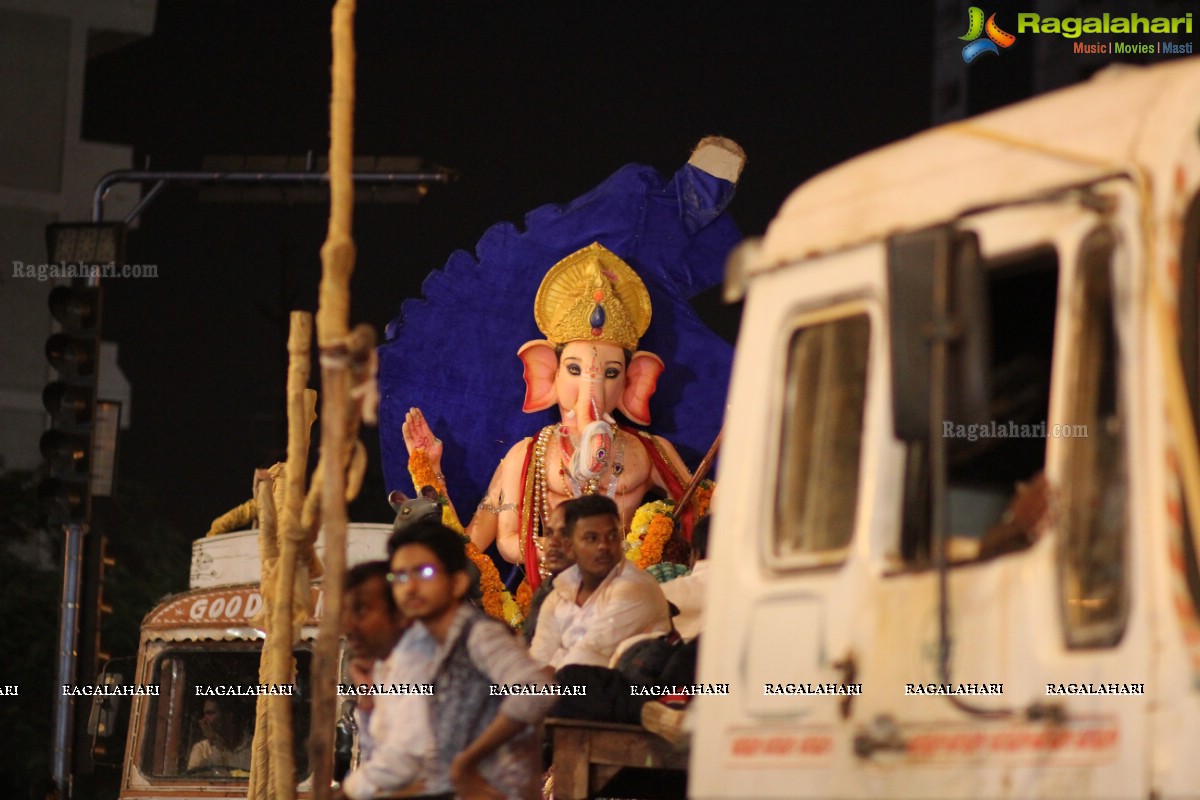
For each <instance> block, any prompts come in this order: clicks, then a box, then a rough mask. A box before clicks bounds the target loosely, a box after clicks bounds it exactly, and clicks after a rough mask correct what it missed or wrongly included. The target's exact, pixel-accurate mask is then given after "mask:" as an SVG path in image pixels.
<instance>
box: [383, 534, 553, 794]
mask: <svg viewBox="0 0 1200 800" xmlns="http://www.w3.org/2000/svg"><path fill="white" fill-rule="evenodd" d="M388 552H389V553H390V554H391V555H390V558H391V567H392V571H391V574H392V591H393V595H394V596H395V598H396V603H397V605H399V606H400V610H401V611H403V612H404V614H405V615H407V616H408V617H409V618H411V619H412V620H413V621H414V623H413V627H412V629H411V630H410V631H408V633H406V634H405V635H404V638H403V639H402V640H401V642H400V650H401V651H404V650H409V649H413V650H416V649H418V648H421V649H426V650H431V651H432V652H433V656H432V670H431V677H430V680H432V682H433V684H434V694H433V697H424V698H421V699H422V700H424V701H426V702H427V703H430V705H431V706H432V708H431V710H430V722H431V725H432V728H433V733H434V744H435V752H434V758H433V765H432V768H431V771H430V775H429V778H428V780H427V782H426V786H425V790H426V791H427V792H448V791H450V790H451V788H453V790H454V792H456V793H457V794H458V795H460V796H463V797H486V798H500V797H504V798H514V799H515V800H520V799H521V798H536V797H539V796H540V787H539V784H540V777H541V776H540V772H541V770H540V762H539V759H538V748H537V744H538V736H537V730H536V729H537V726H538V725H540V724H541V721H542V718H543V717H545V715H546V711H547V710H548V709H549V708H550V706H551V705H552V704H553V702H554V699H555V698H554V696H553V695H551V694H549V693H547V694H540V693H539V694H523V693H521V692H516V693H511V694H500V693H498V692H497V691H496V689H497V688H498V687H503V686H504V685H509V686H512V685H514V684H519V685H529V686H536V687H537V691H538V692H541V691H546V688H547V687H548V685H549V683H550V676H549V674H548V673H547V671H546V670H545V669H543V668H541V667H540V666H539V665H538V664H536V663H534V662H533V661H532V660H531V659H530V658H529V655H528V654H527V653H526V652H525V648H524V647H523V646H522V645H521V643H520V642H519V641H518V640H517V638H516V637H514V636H513V635H512V634H511V633H510V632H509V630H508V629H507V628H506V627H505V626H504V625H503V624H501V623H500V622H497V621H496V620H494V619H492V618H490V617H488V616H487V615H485V614H484V613H483V612H482V611H480V610H479V609H477V608H475V607H474V606H472V605H471V604H470V603H468V602H467V601H466V597H467V592H468V590H469V589H470V584H471V579H470V578H469V577H468V575H467V572H466V565H467V554H466V548H465V547H464V544H463V540H462V537H460V536H459V535H458V534H457V533H455V532H454V531H452V530H450V529H449V528H447V527H446V526H444V525H442V524H441V523H437V522H420V523H417V524H415V525H412V526H411V527H408V528H405V529H404V530H402V531H400V532H398V533H396V534H394V535H393V536H392V538H391V539H390V540H388Z"/></svg>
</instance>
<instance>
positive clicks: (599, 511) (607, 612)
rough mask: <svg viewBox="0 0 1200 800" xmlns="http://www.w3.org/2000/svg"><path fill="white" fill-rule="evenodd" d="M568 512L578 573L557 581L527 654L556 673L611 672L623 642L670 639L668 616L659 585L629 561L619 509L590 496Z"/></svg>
mask: <svg viewBox="0 0 1200 800" xmlns="http://www.w3.org/2000/svg"><path fill="white" fill-rule="evenodd" d="M563 505H564V506H565V508H566V519H565V533H566V537H567V551H568V553H569V554H570V555H572V556H573V557H574V559H575V566H573V567H571V568H569V569H567V570H564V571H563V572H562V573H560V574H559V576H558V577H557V578H556V579H555V582H554V589H553V591H552V592H551V593H550V595H549V596H548V597H547V598H546V600H545V603H544V604H543V605H542V610H541V613H540V615H539V618H538V626H537V632H536V633H535V634H534V637H533V643H532V645H531V647H530V651H529V654H530V655H531V656H532V657H533V659H534V660H535V661H538V662H540V663H543V664H549V665H550V666H552V667H554V668H555V669H556V670H557V669H559V668H560V667H563V666H566V665H568V664H581V665H590V666H598V667H607V666H609V665H610V661H611V660H612V657H613V653H614V652H616V650H617V646H618V645H619V644H620V643H621V642H622V641H624V640H625V639H627V638H629V637H631V636H637V635H639V634H654V633H658V634H665V633H668V632H669V631H670V630H671V617H670V612H669V611H668V609H667V601H666V598H664V597H663V593H662V590H661V589H660V588H659V586H658V582H657V581H655V580H654V578H652V577H650V576H649V575H647V574H646V573H645V572H643V571H642V570H640V569H638V568H637V566H635V565H634V564H633V563H631V562H630V561H629V560H627V559H626V558H625V554H624V542H625V537H624V535H623V534H622V532H621V519H620V516H619V512H618V510H617V505H616V503H614V502H613V501H612V500H611V499H610V498H608V497H605V496H603V495H584V496H583V497H579V498H576V499H574V500H569V501H567V502H566V503H564V504H563Z"/></svg>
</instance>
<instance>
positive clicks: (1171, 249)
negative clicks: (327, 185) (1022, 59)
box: [689, 59, 1200, 800]
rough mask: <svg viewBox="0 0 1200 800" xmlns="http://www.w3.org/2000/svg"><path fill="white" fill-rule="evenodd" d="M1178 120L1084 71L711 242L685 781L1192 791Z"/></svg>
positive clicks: (1190, 513) (1192, 143)
mask: <svg viewBox="0 0 1200 800" xmlns="http://www.w3.org/2000/svg"><path fill="white" fill-rule="evenodd" d="M1198 131H1200V60H1196V59H1185V60H1176V61H1170V62H1166V63H1161V64H1157V65H1153V66H1144V67H1137V66H1124V65H1114V66H1111V67H1108V68H1106V69H1104V70H1102V71H1101V72H1099V73H1097V74H1096V75H1094V76H1093V77H1092V78H1091V79H1089V80H1088V81H1086V82H1085V83H1082V84H1079V85H1076V86H1073V87H1070V88H1067V89H1064V90H1061V91H1058V92H1055V93H1051V94H1047V95H1044V96H1040V97H1037V98H1034V99H1031V100H1028V101H1025V102H1022V103H1020V104H1017V105H1014V106H1011V107H1007V108H1003V109H1000V110H997V111H994V112H990V113H987V114H984V115H981V116H978V117H975V118H972V119H969V120H966V121H962V122H957V123H953V124H949V125H944V126H941V127H938V128H934V129H931V130H929V131H926V132H923V133H920V134H918V135H915V136H913V137H911V138H909V139H906V140H903V141H900V142H897V143H894V144H892V145H889V146H886V147H884V148H882V149H880V150H877V151H874V152H871V153H868V154H866V155H863V156H861V157H858V158H855V159H853V160H851V161H849V162H847V163H845V164H842V165H841V166H838V167H835V168H833V169H831V170H829V171H828V172H825V173H823V174H821V175H819V176H817V177H815V178H813V179H812V180H810V181H808V182H806V183H804V184H803V185H801V186H800V187H799V188H798V189H797V190H796V191H795V192H794V193H793V194H792V195H791V196H790V197H789V198H788V200H787V201H786V202H785V203H784V205H783V206H782V208H781V209H780V211H779V212H778V215H777V216H776V217H775V219H774V220H773V221H772V222H771V224H770V225H769V227H768V228H767V230H766V232H765V234H764V236H763V237H762V238H761V239H759V240H756V241H752V242H748V243H747V244H745V245H744V246H742V247H741V248H740V249H739V250H738V251H737V252H736V253H735V254H734V256H733V257H731V259H730V261H729V265H728V269H727V280H726V290H727V293H728V294H729V295H730V296H733V297H740V296H744V298H745V306H744V311H743V319H742V326H741V330H740V333H739V337H738V342H737V349H736V353H735V360H734V366H733V378H732V385H731V390H730V398H729V406H728V411H727V415H726V429H725V436H724V439H723V441H724V444H723V448H722V450H723V452H722V456H721V460H722V466H721V468H720V472H719V475H718V491H717V497H716V499H715V501H714V505H715V517H714V523H713V533H712V540H711V545H710V557H711V559H712V563H713V565H714V566H713V568H712V572H711V578H710V585H709V587H708V594H707V601H708V607H707V611H706V614H707V624H706V629H705V631H706V632H705V633H704V634H703V635H702V638H701V647H700V656H699V679H700V681H701V682H704V683H727V684H729V685H730V687H731V690H730V695H729V696H725V697H721V696H711V697H710V696H701V697H698V698H696V699H695V701H694V712H693V713H694V724H693V726H692V728H693V735H692V740H691V753H690V762H689V794H690V795H691V796H693V797H697V798H713V799H714V800H715V799H716V798H747V797H753V798H801V797H821V798H830V797H837V798H882V797H904V798H912V797H922V798H965V797H972V798H1022V799H1026V800H1027V799H1028V798H1062V797H1073V798H1081V797H1089V798H1090V797H1095V798H1135V797H1143V798H1151V797H1152V798H1168V797H1169V798H1181V797H1193V798H1194V797H1198V796H1200V761H1197V759H1196V758H1195V756H1194V754H1195V752H1196V750H1197V748H1198V747H1200V561H1198V558H1200V546H1198V540H1200V535H1198V533H1197V522H1196V520H1198V519H1200V505H1198V504H1200V465H1198V463H1197V462H1198V461H1200V459H1197V456H1196V434H1195V425H1196V420H1197V409H1198V408H1200V405H1198V403H1197V400H1198V398H1200V269H1198V267H1200V200H1198V198H1200V194H1198V193H1197V190H1198V188H1200V135H1198ZM1034 487H1037V490H1038V491H1039V492H1040V493H1041V497H1042V504H1041V506H1040V507H1038V508H1036V513H1035V514H1034V518H1035V521H1036V524H1031V525H1027V526H1026V527H1025V529H1022V530H1017V533H1016V534H1014V536H1013V537H1011V538H1010V539H1009V546H1006V547H1000V548H995V547H989V546H987V544H986V543H987V542H988V540H989V537H991V536H992V535H993V533H994V531H996V530H997V526H1000V529H1003V527H1004V526H1005V525H1008V526H1009V528H1010V530H1012V529H1013V522H1014V516H1016V517H1020V515H1021V514H1023V513H1024V514H1026V516H1029V514H1028V502H1029V493H1030V492H1031V491H1032V490H1033V488H1034ZM1014 495H1015V496H1016V500H1015V501H1014ZM1022 498H1024V499H1022ZM1022 503H1026V508H1024V509H1023V508H1022Z"/></svg>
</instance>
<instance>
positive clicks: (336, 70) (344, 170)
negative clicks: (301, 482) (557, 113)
mask: <svg viewBox="0 0 1200 800" xmlns="http://www.w3.org/2000/svg"><path fill="white" fill-rule="evenodd" d="M354 11H355V4H354V2H353V0H337V3H336V4H335V5H334V7H333V20H332V37H333V90H332V94H331V98H330V108H329V117H330V120H329V229H328V232H327V235H326V238H325V243H324V245H322V247H321V266H322V272H321V286H320V296H319V304H318V307H317V337H318V341H319V342H320V347H321V391H322V394H323V395H324V396H323V398H322V401H323V402H322V408H321V458H322V460H323V461H324V462H325V469H324V475H323V491H322V494H323V497H322V500H321V514H322V520H323V524H324V530H325V577H324V581H323V586H324V591H325V599H324V610H323V613H322V615H321V623H320V628H319V630H318V632H317V647H316V653H315V654H314V658H313V681H312V691H313V708H312V735H311V736H310V738H309V753H310V763H311V765H312V770H313V782H312V786H313V796H314V798H315V800H326V799H327V798H328V797H329V790H330V784H331V782H332V780H333V736H334V726H335V724H336V722H337V719H336V718H337V678H338V667H339V664H338V658H337V650H338V638H339V636H338V634H339V630H338V623H339V619H340V617H341V607H342V587H343V585H344V582H345V571H346V494H345V493H346V487H345V482H346V459H347V454H346V448H345V441H346V433H347V419H348V413H347V405H348V403H349V393H350V376H349V373H348V369H349V358H348V356H347V352H346V343H345V339H346V335H347V332H348V330H349V325H350V323H349V320H350V313H349V310H350V275H351V273H353V271H354V241H353V239H352V238H351V226H352V224H353V214H354V181H353V176H352V173H353V164H352V161H353V144H354V57H355V54H354Z"/></svg>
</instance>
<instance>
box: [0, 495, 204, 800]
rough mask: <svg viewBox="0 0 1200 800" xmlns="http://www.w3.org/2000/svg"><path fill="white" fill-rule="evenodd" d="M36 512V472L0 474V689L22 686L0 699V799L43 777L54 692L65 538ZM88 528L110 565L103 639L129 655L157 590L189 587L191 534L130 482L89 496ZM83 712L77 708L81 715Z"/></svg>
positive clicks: (24, 792)
mask: <svg viewBox="0 0 1200 800" xmlns="http://www.w3.org/2000/svg"><path fill="white" fill-rule="evenodd" d="M39 516H40V515H39V512H38V505H37V481H36V476H35V475H31V474H30V473H27V472H25V473H18V472H9V473H5V474H2V475H0V653H3V657H2V658H0V687H2V686H9V685H16V686H19V692H20V694H19V695H18V696H17V697H0V731H3V734H2V736H3V741H4V743H5V745H6V746H5V747H3V748H0V797H10V798H18V800H19V798H24V797H27V796H28V791H29V785H30V784H31V783H32V781H33V780H35V779H36V778H37V777H39V776H41V775H45V774H48V773H49V770H50V757H51V752H50V748H51V735H52V719H53V707H54V698H55V696H56V692H55V689H56V688H58V687H57V675H56V668H57V663H56V651H57V648H58V626H59V604H60V602H61V597H62V568H61V550H62V543H61V536H60V535H58V534H56V533H54V532H51V531H48V530H46V529H45V528H44V526H43V521H42V520H41V519H40V518H39ZM93 529H94V530H96V531H99V532H103V533H104V534H105V535H107V537H108V542H109V547H108V551H109V555H111V556H113V557H114V558H115V559H116V562H117V563H116V564H115V565H114V566H112V567H109V568H108V570H107V573H106V576H105V586H104V599H105V602H106V603H107V604H108V605H110V606H112V609H113V613H112V614H111V615H109V616H107V617H106V618H105V620H104V623H103V628H102V632H101V641H102V642H103V647H104V649H105V650H107V651H108V652H109V653H111V654H112V655H113V656H134V655H136V654H137V646H138V630H139V627H140V625H141V621H142V619H143V617H145V615H146V613H147V612H149V611H150V609H151V608H153V607H154V605H155V604H156V603H157V602H158V600H159V599H160V598H162V596H163V595H166V594H170V593H173V592H180V591H183V590H185V589H186V588H187V582H188V580H187V579H188V565H189V562H190V559H191V544H190V539H189V538H188V536H187V535H186V534H184V533H183V532H181V531H178V530H176V529H174V528H172V527H171V526H170V525H169V524H168V523H167V522H166V521H165V518H164V517H163V515H162V514H161V513H160V512H159V510H158V503H157V500H156V498H155V497H153V496H152V495H151V494H150V493H149V492H148V491H146V490H145V489H143V488H142V487H140V486H138V485H136V484H131V483H129V482H124V483H123V484H121V485H120V487H119V493H118V495H117V496H116V497H113V498H97V499H96V500H95V501H94V509H93ZM39 545H40V546H41V548H42V550H46V549H48V550H49V551H50V553H51V559H50V562H51V563H52V564H53V566H52V567H50V568H47V567H46V566H43V565H40V564H39V563H37V559H36V558H35V556H36V555H37V554H38V552H39V550H38V546H39ZM0 691H3V690H2V689H0ZM86 713H87V709H86V708H84V709H82V711H81V714H80V716H81V719H86ZM122 744H123V743H122ZM88 783H89V782H88V781H86V780H85V781H84V782H83V785H86V784H88ZM80 788H82V786H81V787H80ZM83 794H88V792H86V791H83Z"/></svg>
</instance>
